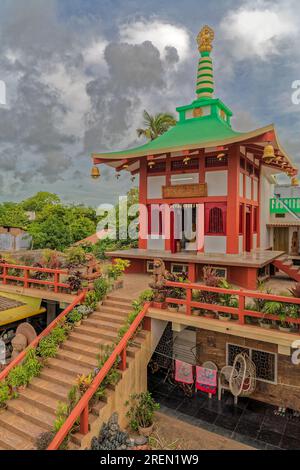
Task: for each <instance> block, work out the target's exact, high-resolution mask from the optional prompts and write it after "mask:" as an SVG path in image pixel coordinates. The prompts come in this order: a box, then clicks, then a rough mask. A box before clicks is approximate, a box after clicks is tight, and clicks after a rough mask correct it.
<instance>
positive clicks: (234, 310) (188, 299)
mask: <svg viewBox="0 0 300 470" xmlns="http://www.w3.org/2000/svg"><path fill="white" fill-rule="evenodd" d="M166 285H167V286H168V287H175V288H180V289H184V290H186V296H185V298H183V299H175V298H172V297H168V298H167V299H166V302H167V303H171V304H176V305H185V313H186V314H187V315H191V314H192V308H199V309H203V310H211V311H218V312H222V313H230V314H231V315H233V316H235V317H237V319H238V322H239V323H240V324H241V325H244V324H245V317H254V318H264V319H267V320H274V321H280V318H279V316H277V315H270V314H266V313H264V312H257V311H255V310H248V309H246V299H249V300H251V299H263V300H266V301H269V302H280V303H289V304H297V305H299V307H300V298H296V297H285V296H281V295H273V294H264V293H261V292H253V291H247V290H243V289H240V290H236V289H224V288H220V287H209V286H205V285H201V284H191V283H185V282H172V281H167V282H166ZM193 290H198V291H199V290H200V291H206V292H215V293H218V294H229V295H233V296H235V297H236V298H237V300H238V306H237V307H228V306H226V305H222V304H221V303H217V304H213V303H203V302H199V301H196V300H192V292H193ZM284 321H285V322H288V323H293V324H296V325H299V324H300V318H291V317H288V318H285V319H284Z"/></svg>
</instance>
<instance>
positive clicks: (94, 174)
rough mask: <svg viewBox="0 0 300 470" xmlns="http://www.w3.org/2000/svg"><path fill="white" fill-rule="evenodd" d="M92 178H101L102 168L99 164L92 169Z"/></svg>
mask: <svg viewBox="0 0 300 470" xmlns="http://www.w3.org/2000/svg"><path fill="white" fill-rule="evenodd" d="M91 178H93V179H94V180H96V179H98V178H100V170H99V168H98V167H97V166H93V167H92V169H91Z"/></svg>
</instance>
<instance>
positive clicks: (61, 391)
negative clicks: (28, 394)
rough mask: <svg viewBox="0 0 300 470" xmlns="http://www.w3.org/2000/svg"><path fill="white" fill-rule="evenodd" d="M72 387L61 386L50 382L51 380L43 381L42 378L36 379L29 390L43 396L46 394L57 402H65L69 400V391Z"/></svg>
mask: <svg viewBox="0 0 300 470" xmlns="http://www.w3.org/2000/svg"><path fill="white" fill-rule="evenodd" d="M70 388H71V386H70V385H69V384H68V385H67V386H66V385H60V384H58V383H53V382H49V380H44V379H41V378H40V377H35V378H34V379H32V381H31V382H30V384H29V386H28V389H29V390H30V389H31V390H34V391H36V392H39V393H41V394H46V395H47V397H49V398H50V397H51V398H53V399H55V400H59V401H65V400H66V399H67V396H68V393H69V389H70Z"/></svg>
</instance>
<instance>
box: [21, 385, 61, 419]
mask: <svg viewBox="0 0 300 470" xmlns="http://www.w3.org/2000/svg"><path fill="white" fill-rule="evenodd" d="M19 396H20V397H21V398H22V400H23V401H25V402H28V403H30V404H32V405H34V406H36V407H37V408H39V409H40V410H44V411H47V412H48V413H52V414H54V415H55V413H56V410H57V405H58V402H59V401H60V400H57V399H55V398H53V397H50V396H49V395H47V394H45V392H44V393H41V392H37V391H35V390H31V389H29V388H28V389H25V390H20V391H19ZM65 401H66V400H65Z"/></svg>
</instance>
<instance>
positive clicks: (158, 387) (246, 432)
mask: <svg viewBox="0 0 300 470" xmlns="http://www.w3.org/2000/svg"><path fill="white" fill-rule="evenodd" d="M148 388H149V390H150V391H151V392H152V395H153V397H154V398H155V400H156V401H157V402H158V403H160V405H161V411H162V412H163V413H166V414H169V415H171V416H174V417H176V418H177V419H182V420H184V421H187V422H189V423H191V424H193V425H195V426H199V427H202V428H205V429H207V430H209V431H212V432H215V433H218V434H221V435H223V436H226V437H229V438H231V439H235V440H237V441H240V442H243V443H245V444H248V445H250V446H252V447H255V448H257V449H274V450H275V449H278V450H280V449H291V450H292V449H300V418H295V417H293V416H292V413H291V412H290V410H287V413H286V415H285V416H284V417H283V416H276V415H275V414H274V411H275V410H276V407H274V406H271V405H267V404H264V403H261V402H258V401H255V400H251V399H249V398H240V399H239V400H238V405H237V406H234V404H233V398H232V395H231V394H229V393H226V392H225V394H224V395H223V398H222V400H221V401H218V399H217V398H216V397H214V398H212V399H209V398H208V397H207V395H206V394H204V393H202V392H198V393H197V394H196V395H194V396H193V397H192V398H186V397H184V395H183V392H182V391H181V389H180V388H179V387H178V386H176V385H171V384H169V383H165V382H164V378H163V376H162V375H161V374H160V373H159V372H158V373H156V374H151V373H150V372H149V375H148Z"/></svg>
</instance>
